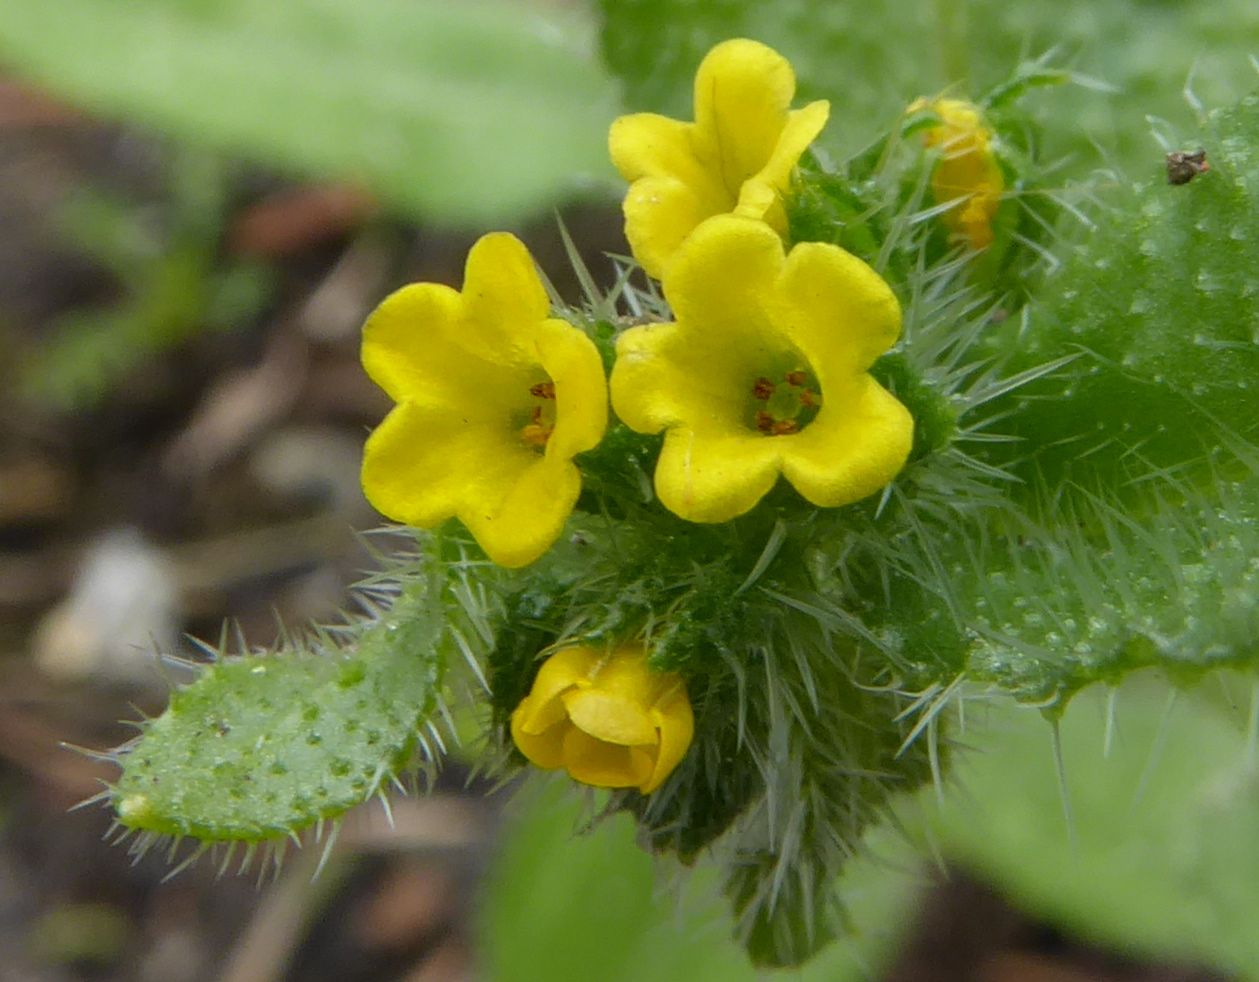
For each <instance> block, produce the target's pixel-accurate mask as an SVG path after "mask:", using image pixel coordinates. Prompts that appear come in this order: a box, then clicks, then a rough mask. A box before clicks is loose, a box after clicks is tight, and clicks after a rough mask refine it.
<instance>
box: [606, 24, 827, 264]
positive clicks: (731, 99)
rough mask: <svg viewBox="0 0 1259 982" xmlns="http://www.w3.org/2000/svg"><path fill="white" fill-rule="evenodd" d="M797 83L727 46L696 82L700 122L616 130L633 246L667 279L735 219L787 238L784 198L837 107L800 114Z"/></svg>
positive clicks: (764, 57)
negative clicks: (702, 228) (716, 224)
mask: <svg viewBox="0 0 1259 982" xmlns="http://www.w3.org/2000/svg"><path fill="white" fill-rule="evenodd" d="M795 92H796V78H795V73H794V72H792V70H791V65H790V64H789V63H788V62H787V60H786V59H785V58H783V56H782V55H780V54H778V52H776V51H774V50H773V49H771V48H767V47H766V46H765V45H763V44H760V43H758V42H756V41H747V40H742V39H737V40H733V41H725V42H723V43H721V44H719V45H717V46H716V47H715V48H713V49H712V50H711V51H710V52H709V53H708V55H707V57H705V58H704V61H703V63H702V64H701V65H700V66H699V71H698V72H697V73H696V75H695V122H693V123H687V122H683V121H682V120H677V119H670V118H669V117H667V116H658V115H656V114H654V113H636V114H634V115H632V116H622V117H621V118H620V119H618V120H616V122H614V123H613V124H612V131H611V133H610V134H609V136H608V148H609V150H610V152H611V155H612V162H613V163H614V164H616V167H617V170H619V171H620V172H621V176H622V177H624V178H625V179H626V180H627V181H629V182H631V183H630V189H629V192H628V193H627V194H626V196H625V204H624V210H625V236H626V238H628V239H629V242H630V247H631V248H632V249H633V252H634V257H635V258H636V259H637V260H638V262H639V263H640V264H641V265H642V267H643V269H645V270H646V271H647V272H648V273H649V274H650V275H652V276H654V277H656V278H657V279H659V278H660V277H661V276H662V275H663V274H664V271H665V268H666V266H667V265H668V263H669V260H670V258H671V257H672V256H673V254H674V253H675V252H676V251H677V249H678V246H680V245H681V244H682V241H683V240H684V239H685V238H686V237H687V235H689V234H690V232H691V230H692V229H694V228H695V226H697V225H698V224H699V223H700V222H702V221H703V220H704V219H706V218H710V217H712V216H713V215H720V214H723V213H726V212H735V213H736V214H739V215H744V216H746V217H748V218H759V219H762V220H764V221H766V222H768V223H769V224H770V225H771V226H773V228H774V229H775V230H776V231H777V232H779V233H780V234H785V233H786V231H787V216H786V213H785V212H784V210H783V206H782V200H781V198H782V194H783V192H784V191H786V190H787V187H788V185H789V184H790V181H791V172H792V170H793V169H794V168H795V166H796V162H797V161H798V160H799V159H800V155H801V154H802V153H804V151H805V150H806V149H807V148H808V146H809V144H810V143H812V142H813V139H814V138H815V137H816V136H817V135H818V133H820V132H821V130H822V127H823V126H825V125H826V117H827V116H828V115H829V113H830V104H829V103H827V102H825V101H821V102H813V103H810V104H809V105H807V106H805V107H804V108H803V109H797V110H792V109H790V108H789V107H790V105H791V100H792V97H793V96H794V95H795Z"/></svg>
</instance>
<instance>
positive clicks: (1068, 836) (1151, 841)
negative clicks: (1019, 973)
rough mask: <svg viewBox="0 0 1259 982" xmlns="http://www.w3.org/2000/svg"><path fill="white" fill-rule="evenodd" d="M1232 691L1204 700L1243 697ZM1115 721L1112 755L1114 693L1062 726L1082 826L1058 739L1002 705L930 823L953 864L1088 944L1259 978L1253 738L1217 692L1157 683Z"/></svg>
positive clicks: (1258, 823) (1099, 693) (1091, 695)
mask: <svg viewBox="0 0 1259 982" xmlns="http://www.w3.org/2000/svg"><path fill="white" fill-rule="evenodd" d="M1234 681H1235V680H1234ZM1218 683H1219V680H1218V679H1213V680H1212V682H1211V683H1209V684H1206V685H1204V687H1203V688H1204V689H1206V690H1208V691H1209V692H1210V693H1211V696H1212V698H1213V699H1215V700H1216V701H1222V702H1224V703H1226V704H1227V703H1228V702H1230V701H1236V697H1235V695H1234V693H1232V692H1229V691H1226V690H1223V689H1220V688H1219V684H1218ZM1252 685H1253V683H1252V682H1249V683H1245V684H1244V686H1243V688H1244V689H1245V690H1248V689H1250V688H1251V686H1252ZM1234 688H1236V686H1234ZM1216 690H1218V691H1216ZM1249 699H1250V693H1249V692H1248V691H1247V692H1246V699H1245V701H1246V702H1249ZM1114 714H1115V715H1114V739H1113V744H1112V746H1111V751H1110V754H1109V755H1106V754H1105V753H1104V747H1105V745H1106V729H1107V715H1108V703H1107V691H1106V690H1103V689H1101V688H1093V689H1090V690H1088V691H1086V692H1084V693H1082V694H1081V695H1080V696H1078V697H1077V698H1076V699H1075V701H1073V702H1072V704H1071V706H1070V708H1069V709H1068V711H1067V713H1066V714H1065V716H1064V717H1063V719H1062V721H1061V723H1060V726H1061V735H1062V747H1063V761H1064V765H1065V773H1066V785H1067V788H1068V799H1069V809H1070V815H1071V819H1070V822H1069V823H1068V819H1067V817H1066V811H1067V809H1066V807H1064V801H1063V795H1062V791H1061V788H1060V786H1059V782H1058V777H1057V769H1056V765H1055V759H1054V753H1053V744H1052V731H1051V729H1050V727H1049V726H1048V725H1047V724H1046V723H1045V721H1044V720H1043V719H1042V718H1041V717H1040V715H1039V714H1038V713H1036V712H1035V711H1032V710H1028V709H1019V708H1017V707H1015V706H1013V705H1011V704H1002V706H1001V707H1000V708H996V709H994V711H993V712H992V714H991V717H990V718H989V719H988V720H987V721H986V723H985V725H984V727H983V728H982V729H981V730H979V731H969V732H967V733H966V734H965V738H964V739H965V741H966V742H967V743H968V744H969V745H971V746H972V747H974V748H975V750H976V752H975V753H973V754H970V755H968V756H964V757H962V758H960V759H959V760H958V761H957V764H956V771H955V778H956V784H957V788H956V793H952V794H950V795H949V796H948V799H947V804H946V805H945V807H944V808H943V809H942V810H941V811H940V812H939V813H937V814H933V815H932V816H931V818H930V821H931V823H932V825H933V826H934V827H935V835H936V836H937V837H938V838H939V839H940V840H941V842H942V845H943V850H944V852H945V853H946V855H948V856H949V857H950V858H952V859H954V860H956V861H959V862H961V863H963V864H964V865H967V866H969V867H972V868H973V869H975V870H977V871H979V873H980V874H981V875H983V876H984V877H986V878H988V879H990V880H991V881H993V882H994V883H996V884H997V885H999V886H1000V887H1001V888H1002V889H1004V890H1006V891H1007V892H1008V893H1009V894H1010V895H1011V896H1012V897H1013V898H1014V899H1016V900H1017V901H1018V902H1019V903H1021V904H1022V905H1024V906H1025V907H1026V908H1027V909H1029V910H1031V911H1035V912H1038V913H1039V914H1041V915H1043V916H1044V917H1046V918H1048V919H1050V920H1052V921H1054V922H1055V923H1057V924H1059V925H1061V926H1063V927H1065V928H1067V929H1069V930H1070V931H1073V932H1075V933H1077V934H1079V935H1081V936H1083V937H1087V938H1093V939H1096V940H1099V941H1102V942H1105V943H1109V944H1111V945H1115V946H1118V947H1120V948H1122V949H1125V950H1130V951H1138V952H1142V953H1145V954H1148V955H1151V956H1155V957H1161V958H1177V959H1197V960H1200V961H1202V962H1205V963H1206V964H1208V965H1211V966H1213V967H1215V968H1217V969H1219V970H1222V971H1226V972H1232V973H1236V974H1237V976H1238V977H1242V978H1248V979H1254V978H1259V932H1256V930H1255V924H1257V923H1259V892H1256V890H1255V882H1256V879H1257V878H1259V836H1257V835H1256V834H1255V832H1256V829H1259V769H1257V768H1256V759H1255V755H1254V746H1253V739H1252V743H1251V745H1250V746H1249V748H1248V747H1247V742H1246V739H1245V737H1244V735H1243V732H1242V731H1241V730H1240V729H1239V727H1238V726H1237V720H1236V719H1235V718H1234V719H1232V720H1230V719H1229V716H1228V714H1225V713H1221V712H1219V709H1218V707H1211V706H1210V705H1208V703H1207V700H1206V699H1204V698H1203V697H1202V694H1199V693H1194V694H1185V693H1183V692H1180V693H1175V694H1173V690H1171V689H1169V688H1168V687H1167V686H1165V685H1163V684H1161V683H1160V682H1158V681H1157V680H1156V679H1155V678H1152V677H1150V676H1148V675H1146V676H1139V677H1135V678H1133V679H1132V680H1131V681H1130V682H1128V683H1126V684H1125V685H1124V686H1123V687H1122V688H1121V689H1119V690H1117V692H1116V698H1115V702H1114ZM1245 714H1246V711H1245V710H1244V709H1243V710H1242V712H1241V715H1243V716H1244V715H1245ZM1233 715H1234V717H1235V716H1236V715H1237V714H1236V713H1235V712H1234V713H1233ZM1252 738H1253V734H1252ZM927 807H928V808H930V806H927Z"/></svg>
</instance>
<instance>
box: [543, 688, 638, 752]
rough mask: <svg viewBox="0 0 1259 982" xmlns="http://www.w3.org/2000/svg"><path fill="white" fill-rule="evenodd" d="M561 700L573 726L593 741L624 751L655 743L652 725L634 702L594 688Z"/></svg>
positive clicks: (567, 693) (577, 691)
mask: <svg viewBox="0 0 1259 982" xmlns="http://www.w3.org/2000/svg"><path fill="white" fill-rule="evenodd" d="M561 698H562V699H563V701H564V708H565V709H566V710H567V711H568V718H569V719H571V720H572V721H573V725H574V726H576V727H577V728H578V729H579V730H581V731H582V732H583V733H588V734H590V736H592V737H594V738H595V739H596V740H603V741H605V742H607V743H615V744H619V745H621V746H627V747H628V746H635V745H638V746H654V745H655V743H656V726H655V723H654V722H653V721H652V718H651V716H650V715H649V713H648V712H647V710H646V709H645V708H644V707H643V706H642V705H640V704H639V703H637V702H635V701H634V700H633V699H627V698H625V697H624V696H621V695H617V694H615V693H612V692H606V691H604V690H602V689H596V688H578V689H569V690H568V691H567V692H565V693H564V694H563V696H562V697H561Z"/></svg>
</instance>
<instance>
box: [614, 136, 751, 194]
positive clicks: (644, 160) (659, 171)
mask: <svg viewBox="0 0 1259 982" xmlns="http://www.w3.org/2000/svg"><path fill="white" fill-rule="evenodd" d="M694 127H695V124H694V123H685V122H683V121H682V120H680V119H671V118H670V117H668V116H658V115H657V114H655V113H632V114H631V115H629V116H620V117H618V118H617V119H616V120H614V121H613V123H612V127H611V128H610V129H609V130H608V154H609V156H611V158H612V163H613V164H614V165H615V167H616V169H617V170H618V171H620V174H621V176H622V177H623V178H625V180H627V181H630V182H634V181H637V180H639V179H640V178H643V177H664V176H671V177H673V178H675V179H676V180H678V181H679V182H681V183H683V184H687V185H693V186H695V187H698V188H706V189H707V190H709V191H711V192H712V194H713V196H714V197H715V198H717V197H720V199H721V200H725V201H726V202H727V203H728V205H729V204H733V203H734V196H733V195H731V194H730V193H729V192H728V191H727V190H726V189H725V187H724V186H723V185H722V184H721V182H720V180H719V179H718V178H717V176H716V175H715V174H713V173H712V172H711V171H709V170H708V169H706V167H705V165H704V164H703V163H702V162H701V161H700V160H699V159H698V158H696V156H695V147H694V145H693V142H692V131H693V130H694Z"/></svg>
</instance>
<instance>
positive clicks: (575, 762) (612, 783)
mask: <svg viewBox="0 0 1259 982" xmlns="http://www.w3.org/2000/svg"><path fill="white" fill-rule="evenodd" d="M564 767H565V768H566V769H567V770H568V773H569V775H570V776H571V777H572V778H573V780H575V781H580V782H581V783H582V784H589V785H592V786H593V787H596V788H635V787H638V786H639V785H641V784H645V783H647V781H648V780H649V779H650V778H651V775H652V771H653V770H654V769H655V759H654V755H653V754H652V753H650V752H649V751H647V750H644V749H643V748H642V747H623V746H619V745H617V744H615V743H605V742H604V741H602V740H596V739H595V738H594V737H592V736H589V735H588V734H586V733H583V732H582V731H581V730H579V729H578V728H577V727H575V726H570V727H569V728H568V730H567V732H566V733H565V734H564Z"/></svg>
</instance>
